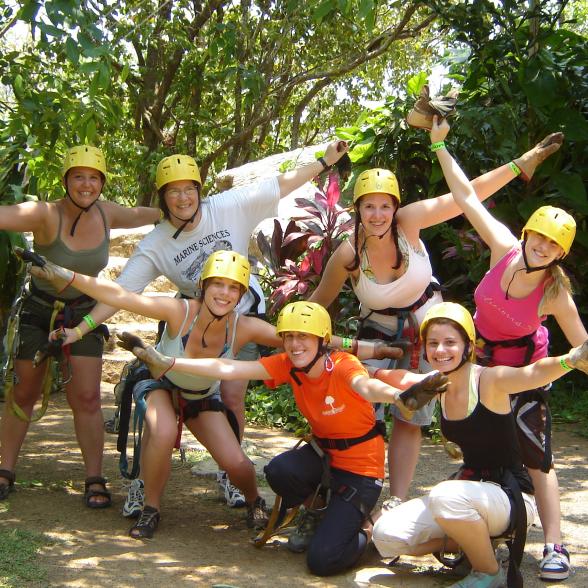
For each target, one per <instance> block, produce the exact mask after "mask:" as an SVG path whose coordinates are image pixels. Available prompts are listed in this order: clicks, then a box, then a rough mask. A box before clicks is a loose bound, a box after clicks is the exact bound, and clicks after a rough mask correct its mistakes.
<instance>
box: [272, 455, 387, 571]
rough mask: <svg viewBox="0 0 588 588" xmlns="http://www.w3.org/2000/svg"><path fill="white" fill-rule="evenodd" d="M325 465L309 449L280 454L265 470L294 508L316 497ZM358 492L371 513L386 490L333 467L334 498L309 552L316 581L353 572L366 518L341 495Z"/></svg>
mask: <svg viewBox="0 0 588 588" xmlns="http://www.w3.org/2000/svg"><path fill="white" fill-rule="evenodd" d="M322 471H323V466H322V462H321V459H320V457H319V456H318V455H317V454H316V452H315V451H314V449H312V447H311V446H310V445H304V446H303V447H301V448H300V449H292V450H290V451H286V452H285V453H282V454H281V455H278V456H277V457H275V458H274V459H272V460H271V461H270V463H269V464H268V465H267V466H266V467H265V475H266V478H267V481H268V483H269V485H270V486H271V488H272V490H273V491H274V492H275V493H276V494H279V495H280V496H282V499H283V501H284V504H285V505H286V506H287V507H288V508H291V507H293V506H298V505H299V504H302V503H303V502H304V501H305V500H306V499H307V498H308V497H309V496H310V495H311V494H313V493H314V491H315V490H316V488H317V486H318V484H319V483H320V481H321V475H322ZM343 485H344V486H347V487H349V488H355V489H356V490H357V494H356V495H355V496H356V498H359V499H360V500H361V502H362V503H363V504H364V506H365V508H366V511H367V512H371V510H372V509H373V508H374V506H375V505H376V502H377V500H378V498H379V496H380V492H381V491H382V481H381V480H379V479H377V478H369V477H367V476H360V475H358V474H353V473H351V472H347V471H344V470H339V469H335V468H331V488H332V489H333V493H332V495H331V500H330V501H329V504H328V506H327V509H326V511H325V515H324V517H323V518H322V520H321V522H320V523H319V526H318V528H317V530H316V533H315V535H314V537H313V538H312V541H311V543H310V545H309V547H308V551H307V553H306V563H307V565H308V569H309V570H310V571H311V572H312V573H313V574H316V575H317V576H329V575H331V574H337V573H339V572H341V571H343V570H345V569H347V568H351V567H353V566H354V565H355V564H356V563H357V561H358V560H359V558H360V557H361V555H362V554H363V552H364V551H365V548H366V546H367V537H366V535H365V533H364V532H363V531H362V530H361V526H362V524H363V521H364V518H365V517H364V515H363V514H362V512H361V511H360V510H359V508H358V507H357V505H356V503H355V500H356V498H354V499H353V501H350V500H349V499H346V497H347V496H348V495H349V492H348V493H346V495H345V496H343V495H338V494H337V493H336V490H337V489H338V488H340V487H341V486H343Z"/></svg>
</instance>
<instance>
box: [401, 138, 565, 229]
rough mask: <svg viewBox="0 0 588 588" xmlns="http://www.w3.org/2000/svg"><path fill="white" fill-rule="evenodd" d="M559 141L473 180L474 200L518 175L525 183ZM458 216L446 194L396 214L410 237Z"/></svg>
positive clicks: (547, 140) (544, 142) (550, 141)
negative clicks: (517, 169) (518, 170)
mask: <svg viewBox="0 0 588 588" xmlns="http://www.w3.org/2000/svg"><path fill="white" fill-rule="evenodd" d="M562 141H563V134H562V133H552V134H551V135H548V136H547V137H545V138H544V139H543V140H542V141H541V142H540V143H538V144H537V145H535V146H534V147H533V148H532V149H530V150H529V151H527V152H526V153H524V154H523V155H521V156H520V157H518V158H517V159H515V160H514V163H515V164H516V166H511V164H505V165H502V166H500V167H498V168H496V169H494V170H492V171H489V172H487V173H485V174H483V175H481V176H479V177H478V178H476V179H474V180H472V182H471V183H472V186H473V187H474V191H475V193H476V198H477V199H478V200H479V201H481V202H483V201H484V200H486V199H487V198H489V197H490V196H492V195H493V194H496V192H498V191H499V190H500V189H501V188H503V187H504V186H506V185H507V184H508V183H509V182H510V181H512V180H513V179H514V178H516V177H518V176H519V175H520V177H521V178H522V179H524V180H526V181H528V180H529V179H530V178H531V177H532V176H533V174H534V172H535V169H536V168H537V166H538V165H540V164H541V163H542V162H543V161H544V160H545V159H547V158H548V157H549V156H550V155H552V154H553V153H555V152H556V151H557V150H558V149H559V148H560V146H561V144H562ZM513 167H514V169H516V168H517V167H518V168H519V169H520V170H521V173H520V174H519V173H518V172H515V171H513ZM461 213H462V210H461V209H460V207H459V206H458V205H457V204H456V202H455V201H454V199H453V196H452V195H451V193H449V194H444V195H443V196H438V197H436V198H429V199H427V200H421V201H419V202H413V203H412V204H408V205H406V206H403V207H401V208H400V209H399V210H398V213H397V215H398V220H399V222H400V223H401V225H402V228H403V230H404V232H405V233H406V234H407V235H410V233H411V227H412V228H413V230H416V231H417V233H418V231H420V230H421V229H425V228H427V227H431V226H433V225H437V224H439V223H442V222H445V221H447V220H449V219H452V218H455V217H456V216H459V215H460V214H461ZM417 237H418V234H417ZM413 238H414V234H413Z"/></svg>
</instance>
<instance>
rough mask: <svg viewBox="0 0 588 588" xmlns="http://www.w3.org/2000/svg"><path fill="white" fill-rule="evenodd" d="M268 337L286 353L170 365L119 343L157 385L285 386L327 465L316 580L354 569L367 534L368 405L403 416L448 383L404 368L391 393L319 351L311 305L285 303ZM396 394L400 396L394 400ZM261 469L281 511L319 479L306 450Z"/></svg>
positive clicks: (340, 356) (370, 477)
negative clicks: (207, 380)
mask: <svg viewBox="0 0 588 588" xmlns="http://www.w3.org/2000/svg"><path fill="white" fill-rule="evenodd" d="M276 331H277V334H278V335H279V336H281V338H282V341H283V347H284V352H283V353H278V354H276V355H272V356H270V357H265V358H262V359H260V360H259V361H239V360H228V359H186V358H182V359H180V358H175V359H174V358H168V357H165V356H162V355H160V354H159V353H158V352H157V351H156V350H155V349H153V348H152V347H150V348H147V349H142V348H141V343H140V340H138V339H137V338H136V337H132V336H128V337H126V343H125V344H126V346H127V348H130V349H131V350H132V351H133V353H135V355H136V356H137V357H138V358H139V359H141V360H142V361H144V362H145V363H147V365H148V366H149V369H150V370H151V372H152V375H153V376H154V377H156V378H157V377H161V376H162V375H163V374H164V373H166V372H167V371H168V370H170V369H172V367H173V371H179V372H185V373H190V374H207V375H209V376H210V377H215V378H219V379H223V380H231V379H249V380H264V381H265V382H266V383H267V384H268V385H269V386H271V387H275V386H278V385H280V384H284V383H288V384H290V385H291V386H292V390H293V393H294V397H295V400H296V404H297V406H298V408H299V409H300V411H301V412H302V414H303V415H304V416H305V417H306V419H307V420H308V422H309V424H310V426H311V429H312V433H313V435H314V438H315V440H317V441H318V443H319V444H320V445H321V446H322V449H323V451H324V453H325V454H326V455H328V457H329V459H330V480H329V482H330V483H329V486H330V488H331V496H330V500H329V502H328V504H327V506H326V508H325V514H324V516H323V518H322V520H321V522H320V523H319V525H318V527H317V529H316V533H315V535H314V536H313V538H312V540H311V542H310V545H309V546H308V551H307V564H308V567H309V569H310V571H311V572H312V573H314V574H316V575H320V576H326V575H330V574H336V573H339V572H341V571H343V570H344V569H346V568H350V567H353V566H354V565H355V564H356V563H357V561H358V560H359V558H360V557H361V555H362V553H363V552H364V550H365V548H366V545H367V543H368V541H369V535H370V531H369V529H366V528H364V527H366V520H368V518H369V514H370V512H371V511H372V509H373V508H374V506H375V504H376V501H377V500H378V497H379V495H380V492H381V490H382V479H383V477H384V439H383V437H382V435H381V433H380V430H379V429H378V427H377V426H376V418H375V413H374V409H373V406H372V404H371V403H372V402H389V403H393V404H396V405H397V406H398V407H399V408H401V409H403V411H404V412H405V414H407V413H408V412H410V411H409V410H408V409H407V407H410V408H413V409H416V408H418V407H419V406H423V405H424V404H425V403H426V402H428V401H430V399H431V398H432V397H433V396H434V395H435V394H436V393H439V392H441V391H442V390H443V389H444V386H445V384H446V378H444V377H443V376H442V375H441V374H439V373H438V372H436V373H433V374H427V375H426V376H425V375H420V374H411V373H409V372H405V371H403V370H397V373H396V385H395V386H391V385H389V384H386V383H384V382H382V381H380V380H377V379H372V378H370V377H369V376H368V373H367V371H366V369H365V368H364V367H363V366H362V365H361V363H360V362H359V361H358V360H357V358H356V357H354V356H352V355H349V354H347V353H345V352H330V351H328V350H327V344H328V342H329V340H330V338H331V319H330V317H329V314H328V313H327V311H326V310H325V309H324V308H323V307H322V306H320V305H318V304H315V303H312V302H294V303H292V304H288V305H287V306H285V307H284V309H283V310H282V311H281V313H280V315H279V317H278V323H277V328H276ZM411 384H412V385H411ZM408 386H410V387H408ZM398 387H403V388H406V387H408V389H407V390H405V391H404V392H402V393H401V392H400V390H398ZM344 445H345V446H346V448H344V447H343V446H344ZM265 472H266V476H267V480H268V482H269V485H270V486H271V488H272V490H273V491H274V492H276V494H278V495H280V496H281V497H282V504H283V505H284V506H285V507H286V508H292V507H295V506H298V505H300V504H302V503H303V502H305V501H306V500H307V499H308V498H309V496H311V495H312V494H313V493H314V492H315V491H316V489H317V487H318V486H319V484H320V483H321V479H322V478H323V472H324V470H323V460H322V459H321V457H320V456H319V455H318V453H317V452H315V450H314V449H313V448H312V447H311V445H304V446H303V447H302V448H300V449H295V450H291V451H287V452H285V453H283V454H281V455H279V456H277V457H275V458H274V459H273V460H272V461H271V462H270V463H269V464H268V465H267V466H266V470H265Z"/></svg>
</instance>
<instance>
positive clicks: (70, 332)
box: [49, 327, 81, 347]
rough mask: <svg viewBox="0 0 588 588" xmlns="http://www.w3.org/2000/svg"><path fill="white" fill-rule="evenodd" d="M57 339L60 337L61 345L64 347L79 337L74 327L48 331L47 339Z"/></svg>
mask: <svg viewBox="0 0 588 588" xmlns="http://www.w3.org/2000/svg"><path fill="white" fill-rule="evenodd" d="M57 339H61V346H62V347H64V346H65V345H71V344H72V343H76V342H77V341H79V340H80V339H81V337H80V336H79V334H78V333H77V332H76V330H75V327H74V328H73V329H67V328H65V327H63V328H60V329H55V330H54V331H51V332H50V333H49V341H56V340H57Z"/></svg>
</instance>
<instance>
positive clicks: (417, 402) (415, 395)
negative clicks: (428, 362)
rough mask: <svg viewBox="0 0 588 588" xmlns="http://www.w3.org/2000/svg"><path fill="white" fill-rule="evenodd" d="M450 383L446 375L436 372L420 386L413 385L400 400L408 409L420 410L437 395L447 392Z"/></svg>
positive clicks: (403, 393) (420, 383)
mask: <svg viewBox="0 0 588 588" xmlns="http://www.w3.org/2000/svg"><path fill="white" fill-rule="evenodd" d="M448 383H449V380H448V379H447V376H446V375H445V374H442V373H441V372H437V371H435V372H432V373H430V374H429V375H427V377H426V378H424V379H423V380H421V381H420V382H418V384H413V385H412V386H411V387H410V388H408V389H407V390H405V391H404V392H402V393H401V394H400V396H399V399H400V400H401V401H402V403H403V404H404V405H405V406H406V407H407V408H408V409H410V410H418V409H419V408H422V407H423V406H425V404H427V403H429V402H430V401H431V400H432V399H433V398H435V396H436V395H437V394H442V393H443V392H445V390H447V384H448Z"/></svg>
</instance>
